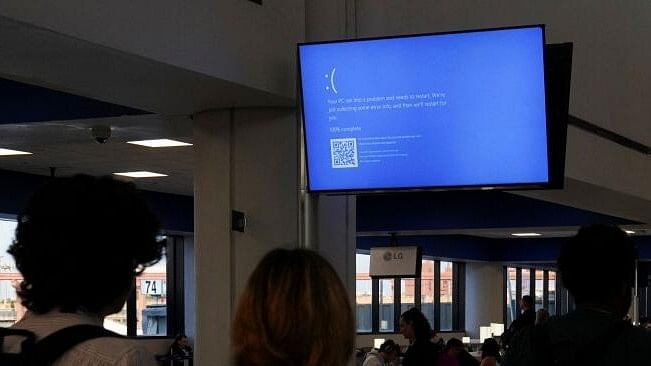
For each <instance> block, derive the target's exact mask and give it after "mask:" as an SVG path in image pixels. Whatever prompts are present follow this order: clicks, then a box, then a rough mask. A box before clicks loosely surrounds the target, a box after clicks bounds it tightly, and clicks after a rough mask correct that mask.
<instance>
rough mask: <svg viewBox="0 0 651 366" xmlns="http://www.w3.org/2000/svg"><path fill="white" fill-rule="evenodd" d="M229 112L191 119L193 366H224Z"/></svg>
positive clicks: (228, 303)
mask: <svg viewBox="0 0 651 366" xmlns="http://www.w3.org/2000/svg"><path fill="white" fill-rule="evenodd" d="M231 117H232V113H231V111H228V110H223V111H216V112H208V113H201V114H198V115H196V116H195V117H194V154H195V155H194V157H195V159H194V160H195V161H194V235H195V237H194V239H195V240H194V253H195V257H194V258H195V262H194V264H195V265H194V283H195V291H196V292H195V310H196V311H195V319H196V320H195V321H196V324H195V332H196V333H195V343H194V347H195V358H196V359H195V362H196V364H197V365H227V364H228V362H229V361H228V360H229V352H230V334H229V330H230V323H231V313H232V307H233V298H232V294H233V292H232V290H231V289H232V281H233V273H232V272H233V271H232V267H231V263H232V260H231V258H232V256H233V253H232V249H233V248H232V243H231V231H230V213H231V128H232V118H231Z"/></svg>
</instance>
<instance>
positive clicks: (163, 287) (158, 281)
mask: <svg viewBox="0 0 651 366" xmlns="http://www.w3.org/2000/svg"><path fill="white" fill-rule="evenodd" d="M136 314H137V315H136V317H137V326H136V334H137V335H148V336H164V335H167V257H166V256H163V258H161V260H160V262H158V263H156V264H155V265H153V266H151V267H148V268H146V269H145V271H144V272H143V273H142V274H141V275H140V276H138V277H137V278H136Z"/></svg>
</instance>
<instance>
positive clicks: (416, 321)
mask: <svg viewBox="0 0 651 366" xmlns="http://www.w3.org/2000/svg"><path fill="white" fill-rule="evenodd" d="M400 333H401V334H402V335H403V336H404V337H405V338H407V339H409V340H410V341H412V342H413V341H428V342H429V340H430V338H431V337H432V327H431V326H430V324H429V321H428V320H427V318H426V317H425V315H423V313H421V311H420V310H418V309H416V308H411V309H409V310H407V311H405V312H404V313H402V315H401V316H400Z"/></svg>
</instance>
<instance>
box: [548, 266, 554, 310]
mask: <svg viewBox="0 0 651 366" xmlns="http://www.w3.org/2000/svg"><path fill="white" fill-rule="evenodd" d="M548 301H549V308H548V309H547V311H549V315H550V316H552V315H556V272H553V271H549V300H548Z"/></svg>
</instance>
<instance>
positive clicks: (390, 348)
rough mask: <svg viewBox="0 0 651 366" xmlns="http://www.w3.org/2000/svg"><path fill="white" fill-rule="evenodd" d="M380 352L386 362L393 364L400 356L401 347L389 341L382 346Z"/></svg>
mask: <svg viewBox="0 0 651 366" xmlns="http://www.w3.org/2000/svg"><path fill="white" fill-rule="evenodd" d="M379 352H380V354H381V355H382V358H383V359H384V362H392V361H393V360H395V359H396V358H398V356H399V354H400V347H399V346H398V345H397V344H396V342H394V341H392V340H390V339H387V340H386V341H384V343H382V345H381V346H380V349H379Z"/></svg>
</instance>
